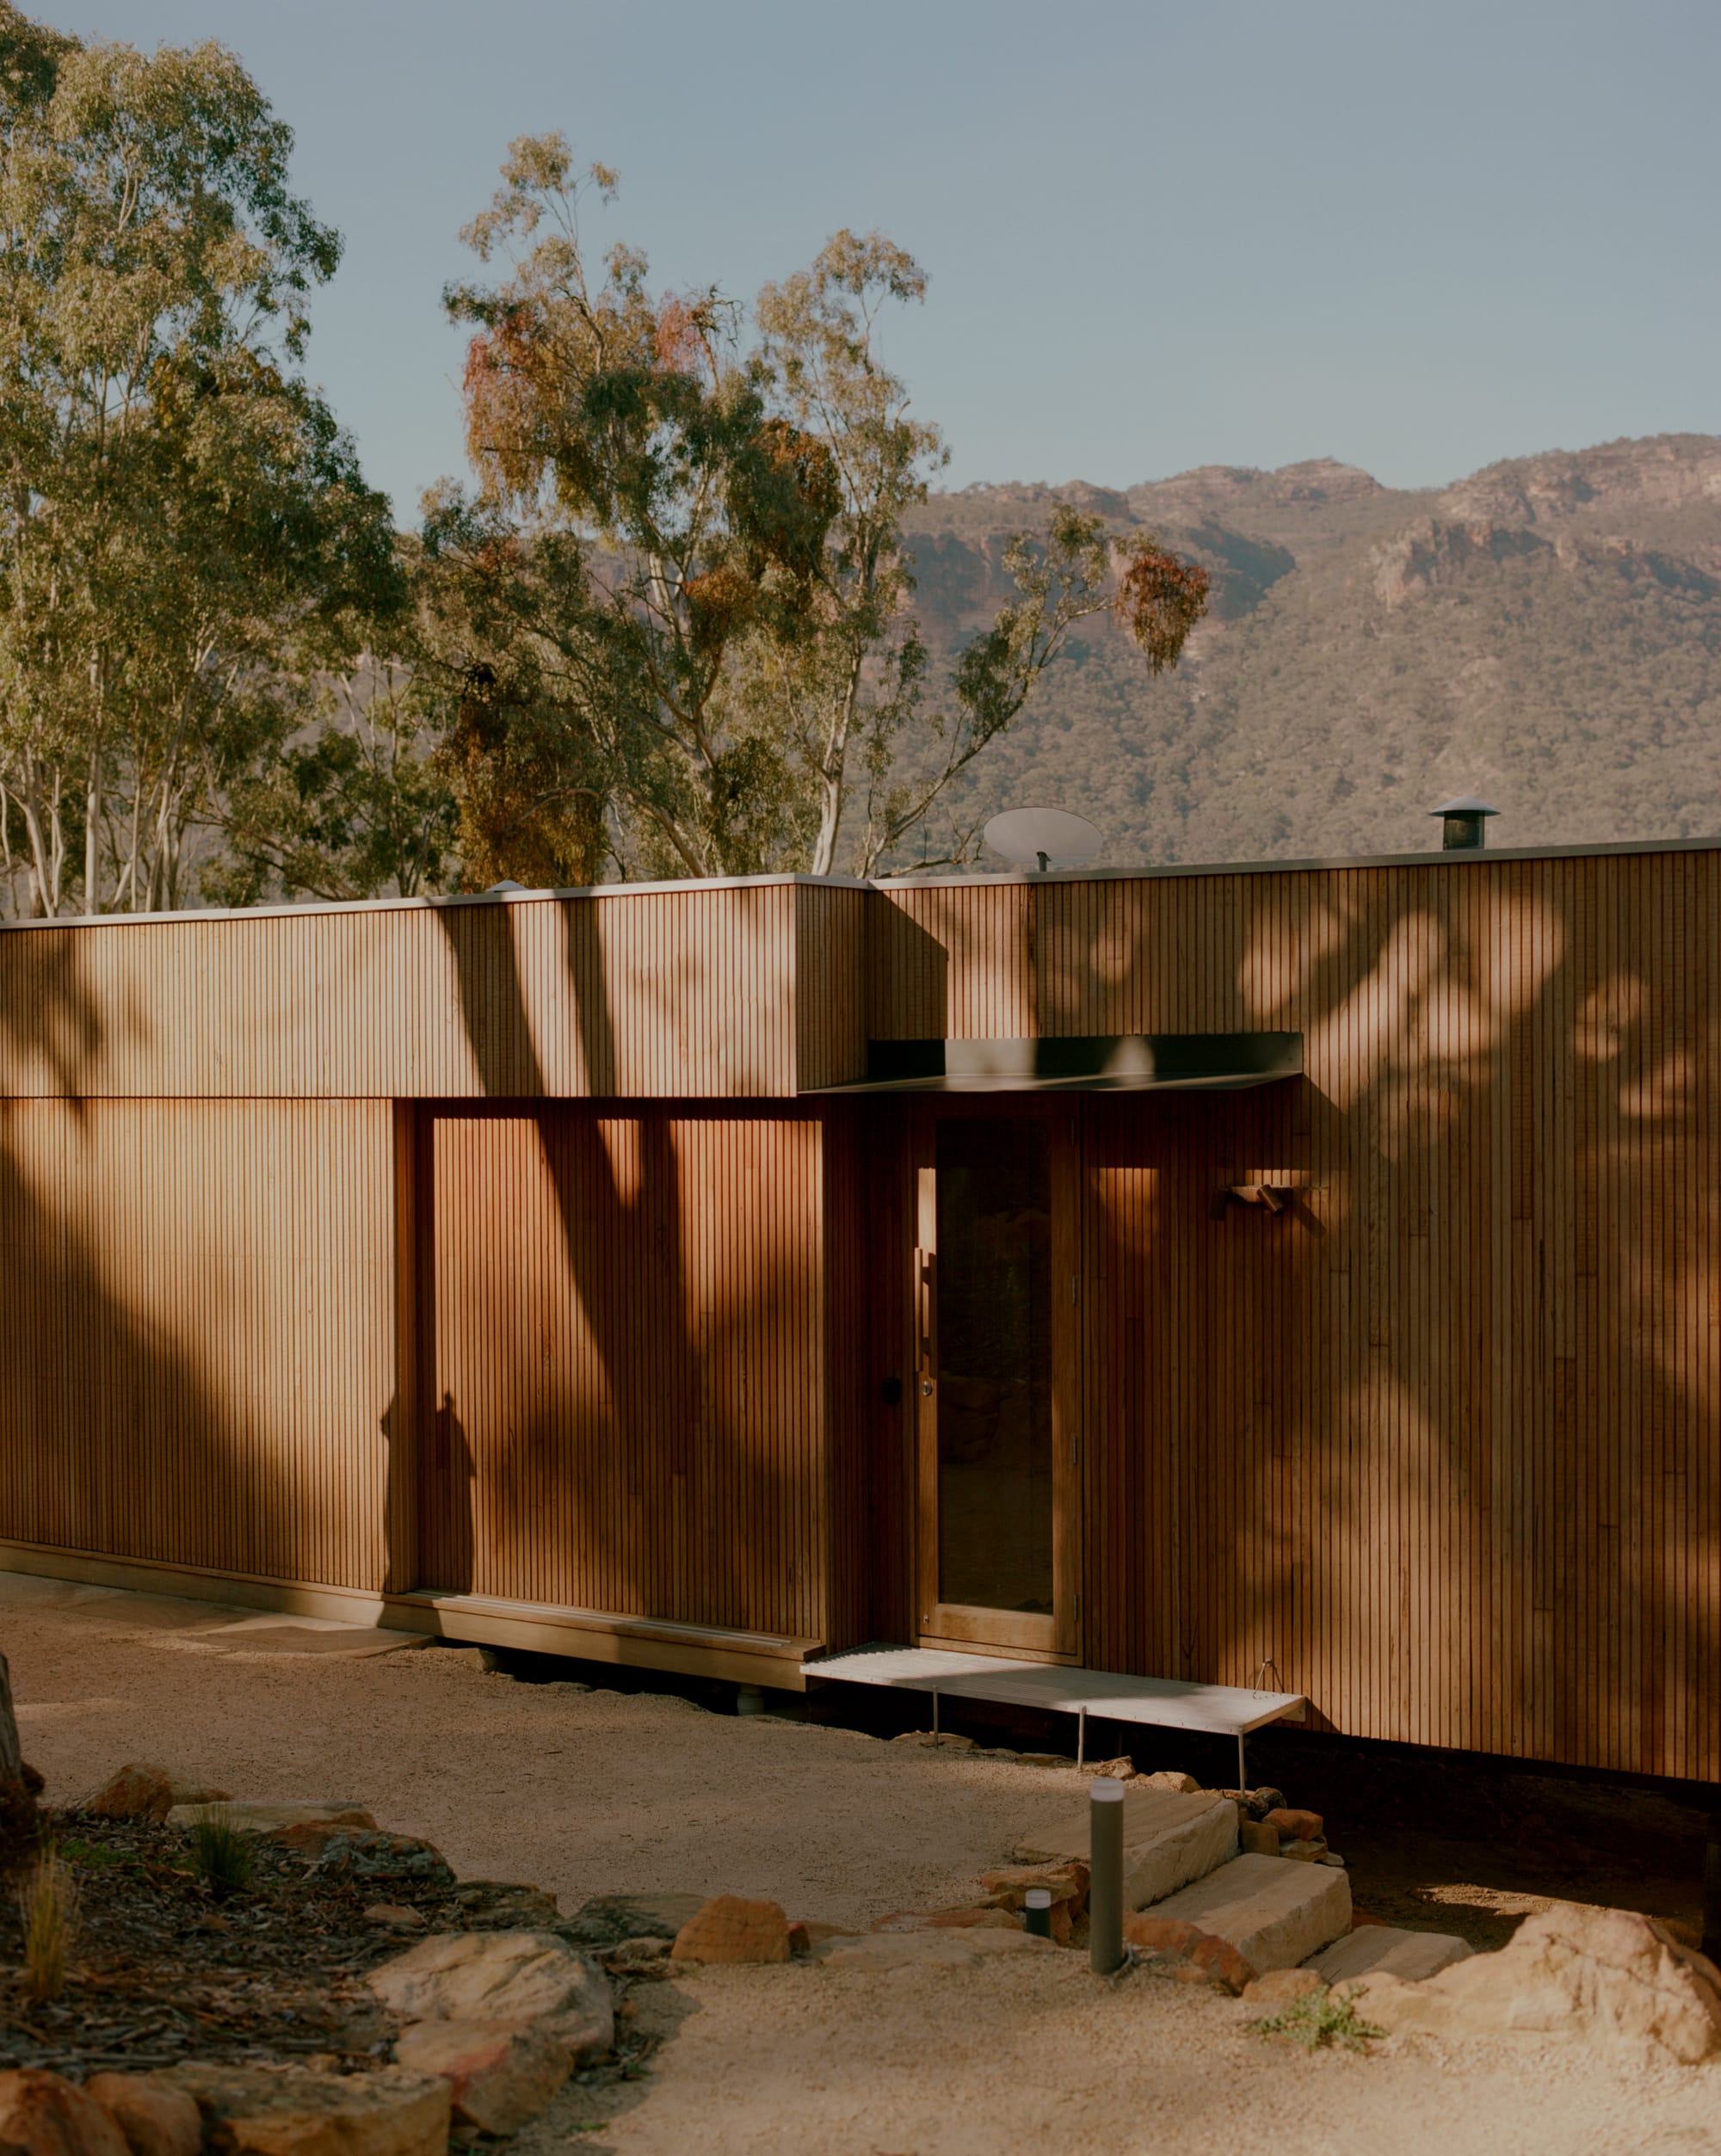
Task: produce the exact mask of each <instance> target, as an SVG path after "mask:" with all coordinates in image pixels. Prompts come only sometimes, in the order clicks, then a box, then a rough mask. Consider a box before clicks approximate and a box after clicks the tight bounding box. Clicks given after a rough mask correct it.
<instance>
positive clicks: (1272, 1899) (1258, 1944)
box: [1153, 1857, 1350, 1975]
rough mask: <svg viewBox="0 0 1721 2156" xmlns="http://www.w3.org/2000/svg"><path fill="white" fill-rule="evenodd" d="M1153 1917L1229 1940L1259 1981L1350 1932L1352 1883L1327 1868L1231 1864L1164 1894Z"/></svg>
mask: <svg viewBox="0 0 1721 2156" xmlns="http://www.w3.org/2000/svg"><path fill="white" fill-rule="evenodd" d="M1153 1914H1154V1915H1155V1916H1157V1917H1181V1918H1182V1919H1184V1920H1185V1922H1186V1923H1189V1924H1193V1925H1195V1927H1196V1928H1197V1930H1199V1931H1211V1932H1213V1933H1214V1934H1215V1935H1216V1936H1217V1937H1219V1938H1222V1939H1229V1940H1230V1941H1231V1944H1232V1945H1233V1946H1234V1947H1235V1948H1236V1949H1237V1952H1238V1953H1239V1954H1241V1955H1242V1956H1243V1959H1244V1961H1246V1962H1249V1964H1250V1966H1251V1968H1253V1969H1254V1970H1255V1972H1256V1974H1262V1975H1264V1974H1266V1972H1267V1971H1268V1969H1270V1968H1292V1967H1293V1966H1294V1965H1295V1964H1296V1963H1297V1962H1306V1961H1307V1960H1308V1958H1309V1956H1311V1954H1317V1953H1318V1952H1319V1951H1320V1950H1321V1949H1322V1948H1323V1946H1328V1945H1329V1944H1330V1943H1332V1941H1333V1940H1335V1939H1336V1938H1339V1937H1342V1936H1343V1934H1344V1933H1345V1932H1346V1931H1348V1929H1349V1928H1350V1882H1349V1880H1348V1879H1347V1878H1346V1876H1345V1875H1344V1873H1343V1872H1342V1871H1329V1870H1328V1869H1327V1867H1326V1866H1325V1865H1324V1864H1298V1863H1292V1862H1291V1861H1290V1860H1289V1859H1288V1858H1286V1857H1233V1858H1232V1860H1231V1863H1228V1864H1223V1865H1221V1866H1220V1868H1219V1869H1218V1870H1217V1871H1213V1872H1210V1873H1209V1874H1208V1875H1207V1876H1206V1878H1205V1879H1198V1880H1196V1881H1195V1882H1194V1884H1193V1885H1191V1886H1187V1887H1184V1888H1181V1889H1180V1890H1179V1891H1178V1892H1177V1893H1176V1894H1168V1895H1167V1896H1166V1898H1165V1900H1163V1901H1162V1902H1160V1903H1159V1904H1158V1905H1157V1907H1155V1909H1154V1911H1153Z"/></svg>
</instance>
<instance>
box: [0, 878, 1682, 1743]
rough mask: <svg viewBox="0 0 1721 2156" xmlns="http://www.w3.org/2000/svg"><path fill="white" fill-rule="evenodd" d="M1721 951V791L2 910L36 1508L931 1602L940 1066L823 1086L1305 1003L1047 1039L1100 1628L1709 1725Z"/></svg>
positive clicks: (714, 1607)
mask: <svg viewBox="0 0 1721 2156" xmlns="http://www.w3.org/2000/svg"><path fill="white" fill-rule="evenodd" d="M1718 968H1721V847H1717V846H1715V845H1680V846H1669V847H1664V848H1659V849H1656V848H1645V847H1636V848H1616V849H1611V850H1598V851H1595V852H1591V853H1582V852H1566V853H1550V854H1542V855H1517V854H1508V853H1492V854H1471V855H1468V856H1459V857H1456V858H1455V857H1453V856H1450V855H1448V856H1445V857H1442V856H1438V855H1434V856H1428V857H1422V858H1421V859H1391V860H1380V861H1372V862H1360V863H1355V864H1350V865H1331V866H1326V865H1311V866H1284V867H1281V866H1268V867H1266V868H1261V869H1250V870H1242V869H1233V870H1226V869H1214V870H1212V871H1202V872H1183V871H1179V872H1159V873H1152V872H1146V873H1142V874H1139V875H1129V874H1109V875H1083V876H1052V877H1047V878H1008V879H985V880H978V879H977V880H971V881H961V880H959V879H947V880H943V881H940V882H935V883H922V884H885V885H879V886H876V887H872V888H867V887H863V886H860V885H853V884H837V883H835V882H833V883H828V884H820V883H815V882H811V881H810V880H808V879H777V880H759V881H755V882H750V883H743V884H736V885H731V886H719V887H712V886H688V887H682V888H675V887H668V888H664V889H657V890H615V891H610V892H606V893H601V894H591V895H579V896H557V897H548V896H530V897H515V898H511V899H509V900H506V901H503V900H488V901H477V902H456V903H449V904H428V905H427V904H419V905H379V906H370V907H353V908H330V909H303V910H302V911H281V912H277V913H272V914H258V915H231V916H216V915H211V916H189V917H179V918H176V919H173V920H159V921H155V920H145V921H135V922H133V921H98V922H93V923H89V924H82V923H44V924H29V925H23V926H20V927H17V928H16V929H15V930H12V929H9V930H7V931H6V932H4V933H0V1277H3V1286H0V1538H4V1539H5V1540H7V1541H9V1542H10V1543H13V1544H14V1545H28V1546H29V1548H30V1549H34V1550H35V1551H37V1552H42V1551H50V1552H66V1553H74V1554H76V1553H83V1555H86V1556H88V1557H90V1558H103V1559H122V1560H131V1561H135V1562H139V1563H152V1564H157V1565H163V1566H174V1565H182V1566H186V1567H191V1568H202V1569H204V1570H205V1571H207V1572H211V1573H214V1574H231V1575H236V1576H237V1575H244V1576H247V1577H252V1578H264V1579H268V1580H281V1581H300V1582H312V1583H325V1584H328V1585H330V1586H342V1587H350V1588H355V1589H365V1590H370V1591H374V1592H395V1593H398V1592H405V1591H408V1590H413V1589H416V1590H418V1591H420V1592H427V1591H429V1592H443V1593H445V1594H466V1595H471V1596H483V1597H490V1598H494V1599H497V1600H498V1601H501V1602H504V1603H521V1604H533V1605H546V1606H548V1607H550V1608H552V1609H553V1608H561V1607H566V1608H569V1609H574V1610H583V1611H599V1612H610V1613H614V1615H616V1616H617V1617H633V1618H639V1619H649V1620H653V1621H656V1622H657V1623H660V1624H662V1625H665V1626H675V1625H679V1626H682V1627H684V1628H689V1629H694V1628H701V1627H703V1628H709V1629H711V1631H712V1633H713V1635H721V1634H723V1633H725V1631H728V1632H740V1633H749V1634H768V1635H781V1636H782V1638H783V1640H784V1641H785V1642H791V1641H799V1642H823V1644H825V1645H827V1646H830V1647H833V1648H836V1647H841V1646H845V1645H850V1644H854V1643H857V1642H861V1641H862V1640H865V1639H867V1638H869V1637H879V1638H887V1639H898V1640H911V1639H913V1638H914V1637H915V1636H916V1623H917V1617H918V1614H919V1613H918V1611H917V1609H916V1604H915V1601H914V1599H913V1598H914V1596H915V1580H916V1555H915V1548H916V1532H917V1527H916V1452H915V1445H914V1414H915V1408H914V1399H913V1388H912V1386H911V1385H910V1383H908V1380H909V1379H910V1373H911V1367H912V1365H911V1363H910V1352H911V1346H912V1343H911V1341H910V1326H911V1320H912V1313H913V1310H914V1307H915V1306H914V1300H913V1288H912V1283H911V1280H910V1271H911V1267H910V1256H911V1247H912V1245H913V1242H914V1240H915V1229H914V1226H913V1222H914V1218H915V1199H914V1191H913V1180H912V1170H911V1168H910V1153H911V1143H910V1113H909V1107H908V1104H906V1103H904V1101H903V1100H898V1099H893V1098H891V1097H889V1096H883V1097H872V1098H867V1097H859V1096H857V1097H854V1098H848V1099H845V1098H842V1096H841V1095H840V1094H830V1093H823V1092H822V1090H821V1089H823V1088H826V1087H842V1086H844V1085H847V1084H850V1083H854V1082H857V1081H860V1080H861V1079H863V1078H864V1077H865V1076H866V1075H867V1043H868V1041H869V1040H872V1041H904V1040H937V1039H940V1038H967V1039H1011V1038H1024V1037H1033V1036H1036V1035H1039V1036H1066V1037H1068V1036H1083V1037H1091V1036H1118V1035H1124V1036H1132V1035H1148V1036H1163V1035H1177V1034H1185V1033H1187V1034H1201V1035H1208V1036H1216V1035H1237V1034H1249V1033H1266V1032H1272V1033H1295V1034H1300V1035H1301V1037H1302V1040H1303V1074H1304V1075H1302V1076H1301V1077H1300V1078H1297V1079H1291V1080H1286V1081H1280V1082H1277V1083H1274V1084H1271V1085H1266V1086H1261V1087H1255V1088H1254V1089H1251V1090H1248V1091H1240V1092H1236V1093H1200V1094H1197V1093H1183V1094H1166V1095H1163V1096H1155V1095H1153V1094H1151V1093H1142V1092H1131V1091H1111V1092H1107V1091H1104V1090H1085V1091H1084V1090H1082V1089H1079V1088H1078V1089H1076V1090H1074V1091H1071V1092H1069V1093H1067V1094H1064V1096H1062V1097H1061V1098H1060V1099H1059V1100H1058V1105H1057V1108H1056V1112H1057V1113H1058V1115H1059V1116H1060V1117H1065V1116H1067V1118H1068V1130H1069V1133H1070V1137H1072V1138H1073V1141H1074V1145H1075V1158H1076V1185H1077V1186H1078V1198H1077V1201H1076V1203H1077V1210H1078V1217H1077V1219H1076V1223H1075V1244H1074V1247H1076V1250H1077V1252H1078V1254H1079V1255H1078V1260H1077V1266H1076V1278H1075V1279H1074V1280H1073V1281H1072V1284H1071V1293H1072V1295H1073V1296H1074V1297H1076V1303H1077V1306H1078V1314H1079V1323H1078V1324H1077V1326H1076V1327H1075V1328H1074V1334H1075V1337H1076V1341H1077V1353H1078V1356H1079V1371H1078V1372H1077V1379H1078V1384H1077V1395H1076V1396H1077V1397H1078V1398H1079V1401H1080V1414H1079V1420H1080V1424H1081V1430H1080V1439H1081V1453H1080V1492H1081V1517H1080V1519H1079V1521H1078V1522H1077V1523H1076V1533H1077V1537H1078V1540H1079V1546H1080V1577H1081V1617H1080V1628H1081V1629H1080V1634H1079V1640H1078V1646H1079V1653H1080V1659H1081V1660H1083V1662H1085V1663H1087V1664H1088V1665H1089V1666H1094V1667H1098V1668H1102V1669H1116V1670H1121V1671H1132V1672H1141V1673H1143V1674H1147V1675H1153V1676H1163V1677H1182V1676H1187V1677H1191V1678H1195V1679H1203V1680H1206V1681H1210V1682H1215V1683H1224V1684H1234V1685H1235V1684H1243V1685H1247V1684H1249V1683H1252V1682H1253V1681H1254V1680H1255V1676H1256V1673H1257V1672H1258V1671H1259V1669H1260V1667H1261V1664H1262V1663H1263V1661H1267V1660H1271V1661H1272V1662H1273V1663H1274V1666H1275V1667H1276V1671H1277V1675H1278V1680H1279V1681H1282V1683H1283V1684H1284V1685H1286V1686H1288V1687H1290V1688H1292V1689H1294V1690H1297V1691H1302V1692H1305V1693H1306V1694H1307V1695H1308V1697H1309V1698H1310V1700H1311V1703H1312V1706H1313V1708H1314V1709H1315V1712H1316V1714H1317V1717H1318V1718H1319V1719H1320V1720H1321V1721H1322V1722H1324V1723H1325V1724H1327V1725H1329V1726H1331V1727H1333V1728H1338V1729H1342V1730H1345V1731H1348V1732H1351V1733H1354V1734H1360V1735H1365V1736H1372V1737H1380V1738H1392V1739H1398V1740H1407V1741H1412V1742H1418V1743H1427V1744H1435V1745H1446V1746H1465V1747H1471V1748H1475V1749H1479V1750H1484V1751H1490V1752H1495V1753H1503V1754H1509V1755H1514V1756H1518V1757H1527V1758H1536V1759H1551V1760H1558V1761H1563V1762H1566V1763H1569V1764H1572V1765H1593V1766H1598V1767H1604V1768H1612V1769H1615V1770H1620V1771H1640V1772H1649V1773H1660V1774H1669V1775H1681V1776H1692V1777H1701V1778H1705V1779H1711V1780H1714V1779H1721V1427H1718V1408H1721V1398H1718V1394H1721V1366H1718V1352H1721V1219H1718V1211H1721V1199H1718V1177H1721V1157H1718V1144H1721V1128H1718V1124H1721V1107H1718V1101H1721V1095H1718V1081H1721V1067H1718V1052H1721V1044H1718V1041H1717V1038H1716V1025H1717V1017H1718V1013H1721V981H1718V979H1717V970H1718ZM945 1112H949V1104H948V1101H947V1103H946V1110H945ZM1040 1112H1052V1110H1051V1109H1050V1108H1049V1107H1046V1106H1044V1105H1042V1108H1041V1110H1040ZM1262 1185H1266V1186H1278V1189H1279V1190H1280V1191H1281V1192H1286V1193H1287V1195H1286V1197H1285V1198H1283V1200H1282V1201H1280V1203H1279V1204H1278V1206H1277V1210H1274V1209H1273V1208H1269V1207H1267V1206H1264V1205H1260V1204H1246V1203H1228V1202H1225V1199H1224V1193H1226V1192H1237V1191H1239V1190H1241V1191H1244V1192H1249V1191H1254V1190H1255V1189H1257V1188H1258V1187H1259V1186H1262ZM892 1381H894V1384H895V1386H896V1388H897V1391H898V1396H897V1397H896V1398H895V1399H894V1400H893V1399H891V1398H890V1397H888V1396H887V1395H888V1392H889V1389H890V1387H891V1382H892ZM44 1562H46V1560H44ZM449 1629H456V1628H455V1625H454V1623H453V1622H452V1621H451V1623H450V1628H449ZM660 1659H661V1658H660ZM685 1666H688V1667H694V1666H701V1665H700V1660H699V1650H698V1649H697V1648H688V1659H687V1660H686V1662H685ZM781 1681H794V1679H793V1674H789V1675H787V1676H786V1677H783V1678H782V1679H781ZM1269 1681H1274V1680H1269Z"/></svg>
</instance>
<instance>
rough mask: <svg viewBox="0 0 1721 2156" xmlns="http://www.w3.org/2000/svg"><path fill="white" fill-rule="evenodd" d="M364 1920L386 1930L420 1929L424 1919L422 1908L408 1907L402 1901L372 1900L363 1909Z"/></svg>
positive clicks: (421, 1929)
mask: <svg viewBox="0 0 1721 2156" xmlns="http://www.w3.org/2000/svg"><path fill="white" fill-rule="evenodd" d="M365 1922H366V1923H367V1924H379V1925H382V1927H383V1929H384V1930H385V1931H423V1929H424V1923H425V1919H424V1913H423V1910H420V1909H410V1908H408V1907H407V1906H406V1904H405V1903H404V1901H373V1902H372V1904H371V1906H370V1907H369V1908H368V1909H367V1910H366V1911H365Z"/></svg>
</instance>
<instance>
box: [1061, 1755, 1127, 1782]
mask: <svg viewBox="0 0 1721 2156" xmlns="http://www.w3.org/2000/svg"><path fill="white" fill-rule="evenodd" d="M1076 1772H1077V1774H1088V1775H1092V1776H1094V1777H1099V1776H1101V1775H1104V1776H1106V1777H1107V1779H1109V1780H1111V1781H1113V1782H1133V1781H1135V1780H1137V1779H1138V1777H1137V1774H1136V1771H1135V1761H1134V1760H1133V1759H1099V1760H1095V1759H1087V1760H1084V1761H1083V1764H1082V1765H1080V1766H1079V1767H1077V1768H1076Z"/></svg>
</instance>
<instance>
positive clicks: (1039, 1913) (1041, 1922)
mask: <svg viewBox="0 0 1721 2156" xmlns="http://www.w3.org/2000/svg"><path fill="white" fill-rule="evenodd" d="M1026 1899H1027V1918H1026V1919H1025V1921H1024V1923H1023V1925H1022V1929H1023V1930H1024V1931H1031V1932H1032V1933H1033V1936H1034V1937H1035V1938H1037V1939H1049V1938H1050V1937H1052V1889H1051V1888H1050V1887H1030V1888H1028V1890H1027V1897H1026Z"/></svg>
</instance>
